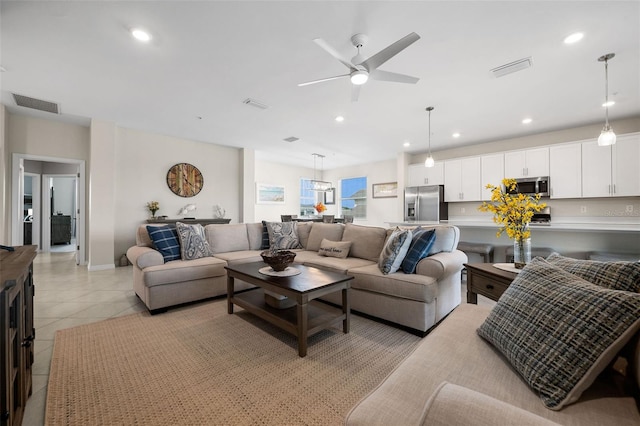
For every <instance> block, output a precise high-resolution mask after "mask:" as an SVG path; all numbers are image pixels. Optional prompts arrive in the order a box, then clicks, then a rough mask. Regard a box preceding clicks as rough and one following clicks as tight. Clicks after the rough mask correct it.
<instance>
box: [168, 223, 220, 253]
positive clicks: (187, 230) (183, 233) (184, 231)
mask: <svg viewBox="0 0 640 426" xmlns="http://www.w3.org/2000/svg"><path fill="white" fill-rule="evenodd" d="M176 230H177V231H178V239H179V240H180V254H181V255H182V259H183V260H192V259H200V258H201V257H208V256H212V253H211V249H210V248H209V243H208V242H207V239H206V237H205V234H204V227H203V226H202V225H200V224H199V223H196V224H194V225H188V224H186V223H182V222H177V223H176Z"/></svg>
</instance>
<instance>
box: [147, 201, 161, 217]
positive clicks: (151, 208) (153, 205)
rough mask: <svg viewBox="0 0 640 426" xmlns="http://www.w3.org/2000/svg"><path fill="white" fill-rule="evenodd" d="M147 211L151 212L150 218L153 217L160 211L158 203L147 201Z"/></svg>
mask: <svg viewBox="0 0 640 426" xmlns="http://www.w3.org/2000/svg"><path fill="white" fill-rule="evenodd" d="M147 209H149V211H150V212H151V216H152V217H155V216H156V212H157V211H158V210H160V203H159V202H157V201H149V202H148V203H147Z"/></svg>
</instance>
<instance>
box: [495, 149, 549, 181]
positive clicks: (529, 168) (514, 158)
mask: <svg viewBox="0 0 640 426" xmlns="http://www.w3.org/2000/svg"><path fill="white" fill-rule="evenodd" d="M504 176H505V177H507V178H514V179H517V178H523V177H538V176H549V148H548V147H543V148H532V149H523V150H520V151H509V152H505V153H504Z"/></svg>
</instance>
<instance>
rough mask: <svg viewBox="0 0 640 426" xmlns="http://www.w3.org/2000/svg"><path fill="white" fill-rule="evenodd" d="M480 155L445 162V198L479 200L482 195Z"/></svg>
mask: <svg viewBox="0 0 640 426" xmlns="http://www.w3.org/2000/svg"><path fill="white" fill-rule="evenodd" d="M480 179H481V173H480V157H469V158H461V159H456V160H447V161H445V162H444V200H445V201H451V202H455V201H479V200H480V197H481V191H480V189H481V187H482V183H481V182H480Z"/></svg>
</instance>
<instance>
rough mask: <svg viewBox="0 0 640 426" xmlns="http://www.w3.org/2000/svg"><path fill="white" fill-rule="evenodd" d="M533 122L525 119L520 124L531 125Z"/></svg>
mask: <svg viewBox="0 0 640 426" xmlns="http://www.w3.org/2000/svg"><path fill="white" fill-rule="evenodd" d="M532 121H533V120H532V119H530V118H525V119H524V120H522V124H529V123H531V122H532Z"/></svg>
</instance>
